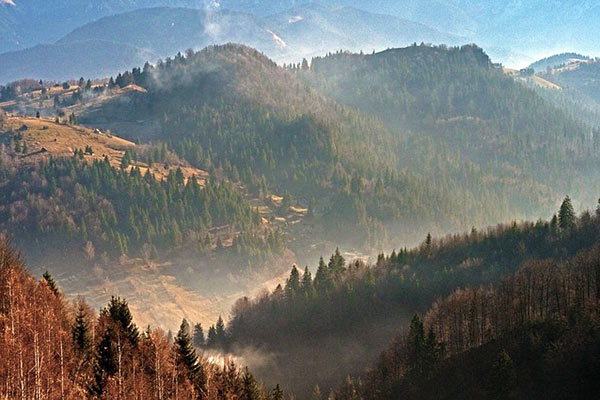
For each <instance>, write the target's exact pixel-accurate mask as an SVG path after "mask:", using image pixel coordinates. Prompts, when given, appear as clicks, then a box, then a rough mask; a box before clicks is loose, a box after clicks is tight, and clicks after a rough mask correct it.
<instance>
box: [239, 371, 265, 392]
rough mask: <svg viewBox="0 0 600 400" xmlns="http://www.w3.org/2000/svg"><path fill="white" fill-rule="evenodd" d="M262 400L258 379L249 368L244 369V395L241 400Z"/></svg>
mask: <svg viewBox="0 0 600 400" xmlns="http://www.w3.org/2000/svg"><path fill="white" fill-rule="evenodd" d="M261 398H262V396H261V393H260V389H259V388H258V384H257V383H256V379H254V376H252V374H251V373H250V371H249V370H248V367H246V368H245V369H244V375H243V376H242V393H241V395H240V400H260V399H261Z"/></svg>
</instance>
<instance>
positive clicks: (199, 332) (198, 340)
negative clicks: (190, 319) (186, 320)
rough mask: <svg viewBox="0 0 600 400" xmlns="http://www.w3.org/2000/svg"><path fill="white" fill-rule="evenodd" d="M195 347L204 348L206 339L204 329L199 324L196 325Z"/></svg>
mask: <svg viewBox="0 0 600 400" xmlns="http://www.w3.org/2000/svg"><path fill="white" fill-rule="evenodd" d="M193 342H194V346H195V347H198V348H201V347H204V344H205V339H204V330H203V329H202V324H201V323H197V324H196V325H194V337H193Z"/></svg>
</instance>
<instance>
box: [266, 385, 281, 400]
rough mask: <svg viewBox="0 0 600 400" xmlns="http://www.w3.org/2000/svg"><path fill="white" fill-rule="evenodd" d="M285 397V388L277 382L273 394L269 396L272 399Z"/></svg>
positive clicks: (277, 399) (278, 399)
mask: <svg viewBox="0 0 600 400" xmlns="http://www.w3.org/2000/svg"><path fill="white" fill-rule="evenodd" d="M283 397H284V393H283V390H281V387H280V386H279V384H277V386H275V388H274V389H273V391H272V392H271V396H269V399H270V400H283Z"/></svg>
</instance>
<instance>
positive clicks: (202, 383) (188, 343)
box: [174, 318, 206, 398]
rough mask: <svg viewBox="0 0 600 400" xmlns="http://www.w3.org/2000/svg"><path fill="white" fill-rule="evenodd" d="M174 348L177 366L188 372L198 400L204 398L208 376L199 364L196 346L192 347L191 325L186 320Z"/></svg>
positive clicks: (182, 322) (176, 338)
mask: <svg viewBox="0 0 600 400" xmlns="http://www.w3.org/2000/svg"><path fill="white" fill-rule="evenodd" d="M174 346H175V352H176V354H177V364H178V365H179V366H180V367H182V368H183V369H184V370H185V371H186V375H187V376H188V379H189V380H190V382H191V383H192V384H193V386H194V388H195V389H196V390H197V392H198V398H202V397H201V396H202V395H201V394H202V393H204V392H205V389H206V374H205V373H204V369H203V368H202V365H200V364H199V363H198V356H197V355H196V351H195V350H194V346H192V338H191V336H190V325H189V323H188V322H187V320H186V319H185V318H184V319H183V321H181V326H180V327H179V332H178V333H177V336H176V337H175V345H174Z"/></svg>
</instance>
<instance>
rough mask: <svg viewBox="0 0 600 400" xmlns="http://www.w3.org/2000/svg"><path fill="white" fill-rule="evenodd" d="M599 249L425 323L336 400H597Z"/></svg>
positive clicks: (462, 292) (518, 277)
mask: <svg viewBox="0 0 600 400" xmlns="http://www.w3.org/2000/svg"><path fill="white" fill-rule="evenodd" d="M599 259H600V248H599V247H598V245H597V244H596V245H595V246H594V247H593V248H592V249H591V250H584V251H581V252H579V253H577V255H575V256H574V257H572V258H569V259H566V260H561V259H557V258H554V257H550V258H546V259H541V260H531V261H527V262H525V263H524V264H523V265H522V266H521V267H520V268H519V269H518V270H517V271H516V272H515V273H512V274H509V275H508V276H507V277H505V278H504V279H503V280H502V281H501V282H500V284H499V285H498V286H497V287H495V288H492V287H485V286H480V287H477V286H473V287H471V288H468V289H458V290H457V291H455V292H454V293H452V294H451V295H450V296H448V297H446V298H444V299H441V300H438V301H436V302H435V303H434V304H433V306H432V307H431V309H430V310H429V311H428V312H427V314H425V318H424V321H422V320H421V318H420V317H419V316H418V315H417V316H415V317H414V318H413V319H412V322H411V325H410V327H409V329H408V331H407V333H406V334H405V335H402V336H400V337H398V338H397V339H396V341H395V342H394V344H393V345H392V346H391V347H390V348H389V349H388V350H386V351H385V352H383V353H382V355H381V357H380V359H379V361H378V363H377V364H376V365H375V366H374V368H373V369H372V370H371V371H370V372H368V373H367V375H366V377H365V380H364V381H362V380H357V381H356V383H355V382H354V381H353V380H352V379H351V378H348V379H347V380H346V382H345V383H344V384H342V385H341V388H340V389H338V391H337V395H336V396H335V398H336V399H339V400H348V399H392V398H399V397H401V398H409V399H412V398H415V399H453V398H465V397H467V398H489V399H506V398H511V399H527V398H542V397H549V398H554V399H570V398H579V399H593V398H596V397H597V395H598V391H599V390H600V386H599V383H598V382H599V378H600V375H599V374H598V365H599V363H600V319H599V315H598V306H599V304H600V264H599V263H598V260H599Z"/></svg>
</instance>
